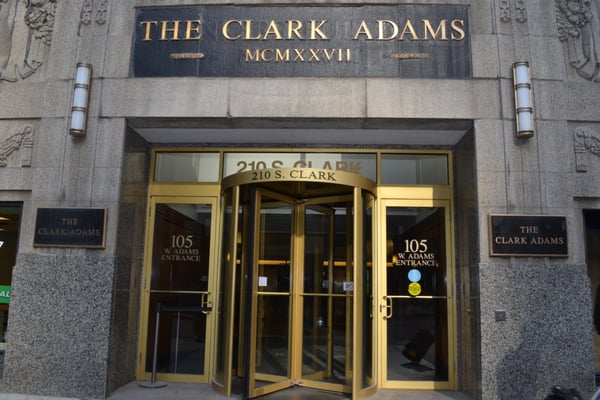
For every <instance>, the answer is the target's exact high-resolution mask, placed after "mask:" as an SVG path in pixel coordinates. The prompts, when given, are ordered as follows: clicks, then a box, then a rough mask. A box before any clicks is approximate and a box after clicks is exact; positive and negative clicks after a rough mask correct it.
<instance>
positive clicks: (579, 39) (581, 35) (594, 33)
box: [555, 0, 600, 82]
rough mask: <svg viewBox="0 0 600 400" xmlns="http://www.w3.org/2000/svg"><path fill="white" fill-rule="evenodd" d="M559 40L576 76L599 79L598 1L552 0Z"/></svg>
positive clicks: (599, 7)
mask: <svg viewBox="0 0 600 400" xmlns="http://www.w3.org/2000/svg"><path fill="white" fill-rule="evenodd" d="M555 2H556V7H555V10H556V21H557V24H558V34H559V39H560V40H561V41H562V42H564V43H565V44H566V47H567V50H568V54H569V62H570V64H571V66H573V68H575V69H576V70H577V72H578V73H579V75H581V76H583V77H584V78H586V79H589V80H591V81H594V82H597V81H599V80H600V21H599V19H600V0H555Z"/></svg>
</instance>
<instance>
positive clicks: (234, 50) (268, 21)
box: [131, 5, 471, 79]
mask: <svg viewBox="0 0 600 400" xmlns="http://www.w3.org/2000/svg"><path fill="white" fill-rule="evenodd" d="M135 24H136V26H135V37H134V43H133V47H134V49H133V60H132V70H131V75H132V76H135V77H158V76H198V77H400V78H457V79H467V78H470V77H471V49H470V36H469V35H470V34H469V23H468V6H464V5H336V6H330V5H329V6H327V5H323V6H319V5H312V6H291V5H270V6H264V5H244V6H234V5H205V6H195V7H172V8H171V7H161V8H138V9H137V13H136V22H135Z"/></svg>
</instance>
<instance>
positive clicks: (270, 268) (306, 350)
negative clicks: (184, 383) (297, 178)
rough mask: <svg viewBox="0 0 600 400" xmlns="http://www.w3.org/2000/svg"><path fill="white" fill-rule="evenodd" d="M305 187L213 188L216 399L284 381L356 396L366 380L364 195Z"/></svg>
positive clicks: (367, 226)
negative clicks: (218, 222)
mask: <svg viewBox="0 0 600 400" xmlns="http://www.w3.org/2000/svg"><path fill="white" fill-rule="evenodd" d="M307 176H308V174H307ZM236 179H237V181H239V180H240V179H239V178H238V177H236ZM307 186H308V185H304V184H303V183H302V184H297V183H296V182H281V181H278V182H276V183H274V184H271V183H268V182H267V183H263V184H245V185H240V186H233V187H231V188H227V189H225V190H224V192H223V197H222V202H223V207H222V212H223V217H222V218H223V221H224V229H223V242H222V243H223V246H224V248H223V250H222V252H221V253H222V257H221V263H222V264H221V265H222V268H221V272H220V277H221V283H220V285H219V288H220V289H219V291H218V297H217V298H218V304H219V305H218V315H219V316H218V317H217V319H218V327H217V329H218V330H219V333H218V334H217V337H218V338H219V341H218V344H217V359H216V361H217V362H216V373H215V376H214V379H213V383H214V385H215V387H216V389H217V390H218V391H220V392H221V393H223V394H225V395H230V394H231V393H242V392H243V394H244V396H245V397H248V398H254V397H258V396H262V395H265V394H268V393H271V392H274V391H277V390H282V389H285V388H289V387H291V386H304V387H310V388H315V389H321V390H328V391H334V392H340V393H355V394H357V395H358V394H359V392H361V391H363V390H364V389H365V388H367V387H368V386H369V385H371V386H373V384H374V381H373V378H372V375H373V374H372V371H373V368H372V363H373V357H372V346H373V341H372V337H373V335H372V329H373V323H372V317H373V313H372V295H371V293H372V279H371V276H372V274H371V273H370V269H371V268H372V265H373V263H372V260H371V255H372V254H373V252H372V251H371V250H369V251H368V253H369V255H368V256H364V257H363V255H362V253H363V252H364V251H367V249H369V248H370V246H372V244H373V240H372V229H373V224H372V205H373V197H372V195H370V194H367V192H365V191H364V190H362V189H361V188H357V187H352V186H342V185H334V184H312V185H311V186H310V188H309V187H307ZM283 193H285V194H283ZM367 204H368V206H367ZM363 205H364V206H363ZM357 209H360V210H365V212H364V213H363V212H356V210H357ZM366 210H368V211H366ZM231 232H236V233H235V234H232V233H231ZM356 243H360V245H359V246H357V245H356ZM367 275H368V277H367ZM221 305H222V306H221ZM231 315H236V316H234V317H233V319H231V317H230V316H231ZM364 328H367V329H368V330H369V332H366V333H365V332H364ZM221 332H222V333H221ZM365 363H369V365H365ZM238 383H239V385H237V384H238ZM236 386H237V387H238V388H244V389H243V390H239V389H238V390H237V391H236V389H235V387H236Z"/></svg>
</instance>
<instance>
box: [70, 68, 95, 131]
mask: <svg viewBox="0 0 600 400" xmlns="http://www.w3.org/2000/svg"><path fill="white" fill-rule="evenodd" d="M91 81H92V66H91V65H90V64H84V63H78V64H77V70H76V74H75V84H74V90H73V106H72V107H71V125H70V127H69V133H70V134H71V135H73V136H85V130H86V124H87V112H88V102H89V98H90V83H91Z"/></svg>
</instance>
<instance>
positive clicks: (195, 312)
mask: <svg viewBox="0 0 600 400" xmlns="http://www.w3.org/2000/svg"><path fill="white" fill-rule="evenodd" d="M215 205H216V202H215V199H210V198H206V199H200V198H186V197H179V198H177V197H162V198H160V197H154V198H152V199H151V203H150V207H151V223H150V224H149V227H150V228H149V231H148V236H149V240H148V243H150V244H151V246H149V248H148V249H147V254H146V260H147V261H146V266H145V268H146V272H145V274H144V276H146V277H147V278H146V281H145V282H144V289H145V290H144V303H143V304H144V305H145V306H144V307H145V310H144V311H145V312H144V315H143V319H142V324H143V325H142V326H143V328H142V329H143V335H142V357H140V368H139V369H140V375H141V378H142V379H146V380H149V379H150V378H151V375H152V374H156V375H155V376H158V378H159V379H163V380H171V381H178V380H179V381H195V382H208V379H209V376H210V374H209V365H210V361H211V349H212V348H213V337H212V335H211V334H210V332H212V324H213V318H212V305H213V295H212V293H213V290H212V289H211V288H212V285H213V283H212V281H213V277H212V269H213V268H212V265H213V264H214V262H213V260H212V258H211V254H213V253H214V249H213V246H214V236H215V224H214V221H213V219H214V218H213V216H214V210H215Z"/></svg>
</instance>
